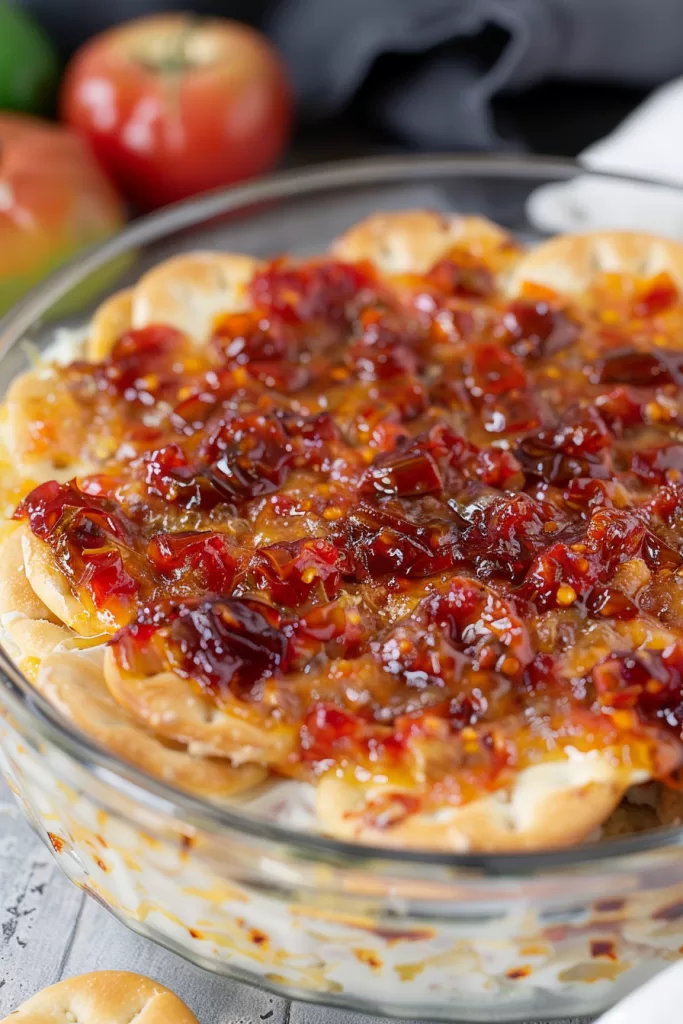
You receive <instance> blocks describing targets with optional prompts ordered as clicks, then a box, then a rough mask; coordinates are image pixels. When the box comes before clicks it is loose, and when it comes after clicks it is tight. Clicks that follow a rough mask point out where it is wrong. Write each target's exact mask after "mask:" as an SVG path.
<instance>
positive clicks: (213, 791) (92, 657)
mask: <svg viewBox="0 0 683 1024" xmlns="http://www.w3.org/2000/svg"><path fill="white" fill-rule="evenodd" d="M104 657H105V648H104V647H103V646H99V647H93V648H90V649H89V650H80V651H77V650H71V651H59V652H57V653H53V654H51V655H50V656H49V657H47V658H45V659H44V661H43V662H42V664H41V665H40V669H39V671H38V674H37V678H36V681H35V686H36V689H37V690H39V691H40V693H42V695H43V696H44V697H45V698H46V700H48V701H49V702H50V703H51V704H52V705H53V706H54V707H56V708H57V709H58V710H59V711H61V713H62V714H63V715H64V716H65V717H66V718H68V719H69V721H71V722H73V724H74V725H75V726H77V728H79V729H81V730H82V731H83V732H84V733H86V734H87V735H89V736H91V737H92V738H93V739H94V740H95V741H96V742H98V743H99V744H101V745H102V746H103V747H105V748H106V749H107V750H108V751H109V752H110V753H112V754H114V755H116V756H118V757H120V758H122V760H124V761H128V762H130V763H132V764H134V765H136V766H137V767H138V768H142V769H143V770H144V771H146V772H149V774H150V775H154V776H155V777H156V778H159V779H162V780H163V781H165V782H167V783H169V784H171V785H175V786H178V787H179V788H180V789H184V790H188V791H190V792H192V793H196V794H199V795H201V796H205V797H208V798H210V799H212V800H220V799H223V798H226V797H230V796H233V795H235V794H236V793H241V792H243V791H244V790H246V789H251V788H252V787H253V786H256V785H257V784H258V783H260V782H262V781H263V779H264V777H265V774H266V773H265V771H264V769H263V768H261V767H259V766H258V765H255V764H243V765H239V766H234V765H232V764H231V763H230V762H229V761H227V760H212V759H210V758H209V757H206V756H193V755H192V754H190V753H189V752H188V751H187V750H183V749H178V748H177V747H174V746H170V745H167V744H165V743H164V742H163V740H162V738H160V737H159V736H157V735H155V734H154V733H153V732H152V731H148V730H146V729H144V728H142V727H141V726H140V725H139V724H138V723H137V722H136V721H134V720H133V718H132V717H131V716H130V715H128V714H127V713H126V711H125V710H124V708H122V707H120V706H119V705H118V704H117V702H116V701H115V700H114V699H113V697H112V695H111V694H110V692H109V690H108V689H107V686H106V684H105V682H104V667H103V666H104Z"/></svg>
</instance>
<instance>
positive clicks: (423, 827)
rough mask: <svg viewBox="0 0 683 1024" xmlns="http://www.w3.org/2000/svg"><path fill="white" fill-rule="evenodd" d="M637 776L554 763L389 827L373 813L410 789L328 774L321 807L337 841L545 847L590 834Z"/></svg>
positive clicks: (589, 764) (605, 767)
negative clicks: (475, 797)
mask: <svg viewBox="0 0 683 1024" xmlns="http://www.w3.org/2000/svg"><path fill="white" fill-rule="evenodd" d="M632 781H633V779H632V777H631V773H630V772H628V771H627V770H625V769H620V768H618V767H617V766H615V765H614V764H612V763H611V762H610V761H609V760H608V758H606V757H597V756H586V757H583V758H577V759H576V760H574V759H572V760H566V761H551V762H548V763H545V764H539V765H534V766H532V767H531V768H526V769H525V770H524V771H522V772H520V773H519V775H518V776H517V778H516V780H515V783H514V785H513V786H512V787H511V788H510V789H507V790H499V791H498V792H496V793H493V794H491V796H487V797H482V798H481V799H478V800H473V801H471V802H470V803H466V804H462V805H461V806H450V805H448V806H446V805H445V806H443V807H441V808H438V809H437V810H436V811H434V812H431V813H425V812H417V813H414V814H410V815H408V816H407V817H404V818H401V819H400V820H399V821H397V822H396V823H395V824H392V825H389V824H386V825H384V827H383V826H382V822H381V821H380V822H377V821H376V820H375V818H374V812H375V810H380V808H381V807H382V802H383V801H386V800H387V798H390V797H391V796H399V797H400V796H401V795H403V794H405V795H410V791H408V790H401V789H399V788H398V787H395V786H393V787H392V786H389V785H386V784H385V785H376V786H373V785H368V786H361V785H360V784H356V783H351V782H349V781H346V780H345V779H341V778H337V777H336V776H334V775H329V776H327V777H326V778H324V779H322V780H321V781H320V783H319V785H318V790H317V794H316V807H317V811H318V816H319V819H320V822H321V825H322V827H323V829H324V831H325V832H327V833H328V834H329V835H331V836H334V837H335V838H337V839H345V840H350V841H360V842H363V843H370V844H372V845H374V846H395V847H402V848H404V849H410V848H412V849H429V850H447V851H452V852H454V853H458V852H459V853H464V852H467V851H476V852H479V853H494V852H505V851H507V852H513V851H522V850H543V849H549V848H552V847H560V846H571V845H572V844H573V843H578V842H581V840H583V839H585V838H586V837H587V836H589V835H590V834H591V832H593V831H594V829H596V828H597V827H598V826H599V825H600V824H601V823H602V822H603V821H604V820H605V819H606V818H607V817H608V816H609V815H610V814H611V813H612V811H613V810H614V808H615V807H616V806H617V804H618V803H619V801H620V799H621V798H622V796H623V794H624V793H625V792H626V790H627V789H628V787H629V785H630V784H631V783H632ZM387 802H388V803H389V801H387Z"/></svg>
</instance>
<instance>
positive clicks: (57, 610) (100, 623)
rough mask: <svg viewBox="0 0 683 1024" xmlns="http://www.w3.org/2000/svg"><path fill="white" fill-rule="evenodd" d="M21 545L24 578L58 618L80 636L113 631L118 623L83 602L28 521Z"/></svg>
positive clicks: (48, 548)
mask: <svg viewBox="0 0 683 1024" xmlns="http://www.w3.org/2000/svg"><path fill="white" fill-rule="evenodd" d="M21 545H22V550H23V554H24V567H25V571H26V578H27V580H28V582H29V584H30V586H31V588H32V589H33V591H34V593H35V594H37V596H38V598H39V599H40V600H41V601H42V602H43V604H45V605H46V606H47V608H49V610H50V612H51V613H52V616H53V617H54V618H55V619H56V620H57V621H59V622H63V623H64V624H65V625H67V626H69V627H70V628H71V629H73V630H74V631H75V632H76V633H79V634H80V635H81V636H99V635H101V634H102V633H113V632H115V631H116V629H117V628H118V627H117V624H116V623H115V622H113V621H112V620H111V619H110V618H107V616H105V615H102V616H99V615H97V614H96V613H95V612H94V611H93V612H91V611H89V610H88V609H87V608H85V607H84V606H83V604H82V603H81V601H80V600H79V599H78V598H77V597H76V595H75V594H74V593H73V591H72V590H71V588H70V586H69V583H68V580H67V579H66V577H65V576H64V574H63V573H62V572H61V571H60V570H59V569H58V568H57V566H56V565H55V563H54V559H53V557H52V551H51V550H50V547H49V545H48V544H46V542H45V541H44V540H41V539H40V537H36V535H35V534H34V533H33V531H32V530H31V529H30V527H29V526H28V525H27V524H25V525H24V528H23V530H22V534H21Z"/></svg>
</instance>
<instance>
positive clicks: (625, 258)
mask: <svg viewBox="0 0 683 1024" xmlns="http://www.w3.org/2000/svg"><path fill="white" fill-rule="evenodd" d="M662 271H666V272H667V273H668V274H669V275H670V276H671V277H672V278H673V280H674V281H675V282H676V283H677V284H678V285H679V286H681V287H683V244H681V243H680V242H674V241H672V240H671V239H667V238H659V237H658V236H656V235H649V234H645V233H644V232H639V231H590V232H587V233H586V234H581V235H559V236H558V237H557V238H551V239H550V240H549V241H547V242H544V243H543V244H542V245H539V246H537V247H536V248H535V249H531V250H530V251H529V252H528V253H527V254H526V256H524V257H523V258H522V259H521V260H520V261H519V262H518V263H517V265H516V267H515V269H514V271H513V273H512V276H511V279H510V283H509V286H508V291H509V292H510V294H512V295H516V294H519V293H520V292H522V291H523V290H524V285H527V284H536V285H541V286H543V287H545V288H550V289H552V291H555V292H559V293H560V294H562V295H571V296H577V297H578V296H580V295H581V294H582V293H583V292H585V291H586V290H587V289H588V288H589V287H590V285H591V283H592V282H593V280H594V279H595V278H596V277H597V276H598V275H599V274H603V273H620V274H633V275H634V276H637V277H646V278H647V277H654V275H655V274H659V273H661V272H662Z"/></svg>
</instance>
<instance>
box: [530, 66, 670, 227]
mask: <svg viewBox="0 0 683 1024" xmlns="http://www.w3.org/2000/svg"><path fill="white" fill-rule="evenodd" d="M579 163H580V164H581V165H582V166H583V167H585V168H586V169H587V170H595V171H602V172H609V173H613V174H614V173H616V174H625V175H634V176H636V177H644V178H651V179H654V180H655V181H659V182H662V183H665V184H662V185H648V184H640V183H638V184H634V183H633V182H628V181H616V180H614V179H612V180H605V179H601V178H599V177H597V176H593V175H590V174H581V175H579V176H578V177H577V178H575V179H574V180H573V181H570V182H565V183H562V184H552V185H545V186H542V187H541V188H538V189H536V190H535V191H534V192H533V193H532V195H531V196H530V197H529V200H528V202H527V214H528V216H529V219H530V221H531V223H532V224H533V225H534V226H535V227H536V228H538V230H539V231H543V232H549V233H552V232H560V231H589V230H592V229H593V228H630V229H634V230H640V231H652V232H655V233H658V234H662V235H668V236H670V237H673V238H678V239H683V190H682V191H680V192H679V191H677V190H676V189H674V188H671V187H670V186H671V185H673V186H678V187H681V186H683V78H678V79H676V80H675V81H673V82H669V83H668V84H667V85H665V86H663V87H662V88H661V89H658V90H657V91H656V92H655V93H653V94H652V96H650V97H649V98H648V99H647V100H646V101H645V103H643V104H642V106H640V107H638V109H637V110H635V111H634V112H633V113H632V114H631V115H630V116H629V117H627V118H626V120H625V121H623V122H622V124H621V125H619V127H618V128H617V129H616V131H614V132H613V133H612V134H611V135H608V136H607V137H606V138H605V139H602V140H601V141H600V142H596V143H594V144H593V145H592V146H590V147H589V148H588V149H586V150H585V151H584V152H583V153H582V154H581V155H580V156H579Z"/></svg>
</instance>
